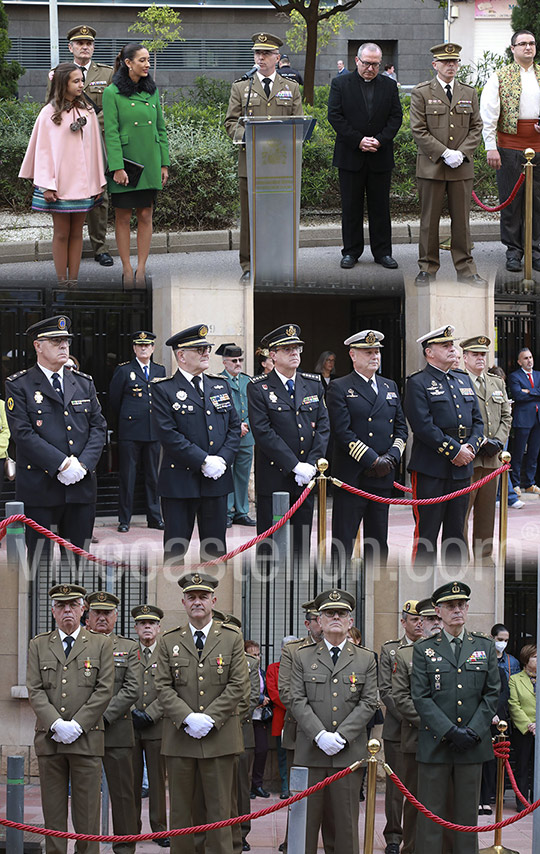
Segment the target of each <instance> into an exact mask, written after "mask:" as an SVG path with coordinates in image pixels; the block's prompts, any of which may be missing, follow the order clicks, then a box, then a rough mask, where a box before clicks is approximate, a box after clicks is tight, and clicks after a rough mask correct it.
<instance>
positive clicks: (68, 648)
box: [64, 635, 75, 658]
mask: <svg viewBox="0 0 540 854" xmlns="http://www.w3.org/2000/svg"><path fill="white" fill-rule="evenodd" d="M64 643H65V645H66V647H65V653H66V658H67V657H68V655H69V653H70V652H71V647H72V646H73V644H74V643H75V638H72V637H71V635H66V636H65V638H64Z"/></svg>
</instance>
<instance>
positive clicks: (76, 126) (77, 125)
mask: <svg viewBox="0 0 540 854" xmlns="http://www.w3.org/2000/svg"><path fill="white" fill-rule="evenodd" d="M86 121H87V119H86V116H79V118H78V119H75V121H74V122H71V124H70V126H69V129H70V130H72V131H73V133H77V131H78V130H82V129H83V127H84V126H85V124H86Z"/></svg>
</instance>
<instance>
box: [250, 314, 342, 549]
mask: <svg viewBox="0 0 540 854" xmlns="http://www.w3.org/2000/svg"><path fill="white" fill-rule="evenodd" d="M300 332H301V330H300V327H299V326H297V325H296V324H294V323H286V324H285V325H284V326H280V327H278V328H277V329H274V330H273V331H272V332H269V333H268V335H265V337H264V338H263V339H262V341H261V346H262V347H265V348H267V349H268V351H269V353H270V356H271V357H272V359H273V361H274V369H273V370H272V371H270V373H269V374H262V375H261V376H257V377H253V379H252V380H251V383H250V384H249V386H248V411H249V423H250V424H251V429H252V431H253V436H254V438H255V491H256V493H257V533H259V534H261V533H263V531H266V530H268V528H270V527H271V525H272V524H273V521H272V518H273V517H272V493H273V492H288V493H289V495H290V503H291V505H292V504H293V503H294V502H295V501H296V500H297V498H299V496H300V494H301V493H302V491H303V490H304V488H305V487H306V485H307V484H308V483H309V482H310V480H311V479H312V478H313V477H314V476H315V475H316V473H317V469H316V468H315V464H316V462H317V460H318V459H319V457H323V456H324V454H325V453H326V447H327V445H328V437H329V435H330V424H329V420H328V412H327V410H326V404H325V401H324V390H323V386H322V383H321V378H320V375H319V374H306V373H300V371H299V370H298V367H299V365H300V359H301V354H302V349H303V344H304V342H303V341H302V340H301V338H300ZM312 517H313V495H310V496H308V498H307V499H306V501H304V503H303V504H302V505H301V506H300V508H299V509H298V510H297V512H296V513H295V514H294V515H293V516H292V518H291V533H292V541H293V553H296V554H299V553H300V551H301V548H302V535H304V540H305V543H306V547H307V548H309V546H308V545H307V544H309V532H310V531H311V520H312Z"/></svg>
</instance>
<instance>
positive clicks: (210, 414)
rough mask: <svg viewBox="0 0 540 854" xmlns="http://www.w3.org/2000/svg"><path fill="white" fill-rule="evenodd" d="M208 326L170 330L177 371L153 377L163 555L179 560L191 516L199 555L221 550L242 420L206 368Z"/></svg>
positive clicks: (218, 379) (228, 393)
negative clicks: (163, 530)
mask: <svg viewBox="0 0 540 854" xmlns="http://www.w3.org/2000/svg"><path fill="white" fill-rule="evenodd" d="M207 334H208V327H207V326H205V325H204V324H200V323H199V324H197V325H196V326H191V327H189V329H184V330H182V332H177V333H176V335H172V336H171V337H170V338H169V339H168V341H166V344H167V346H168V347H172V348H173V351H174V355H175V357H176V362H177V365H178V370H177V371H176V373H175V374H174V375H173V376H172V377H166V378H165V379H157V380H154V392H153V399H154V404H153V409H152V417H153V419H154V429H155V431H156V435H157V438H158V440H159V441H160V442H161V445H162V448H163V456H162V459H161V467H160V471H159V477H158V493H159V495H160V496H161V509H162V512H163V518H164V521H165V537H164V543H165V556H166V557H168V558H170V559H171V560H173V561H174V562H180V563H183V560H184V555H185V553H186V552H187V550H188V548H189V542H190V540H191V535H192V533H193V527H194V524H195V519H197V524H198V528H199V540H200V552H201V560H203V561H204V560H207V559H208V558H214V557H219V556H220V555H223V554H225V551H226V548H225V533H226V529H227V496H228V494H229V493H230V492H231V491H232V489H233V479H232V473H231V466H232V465H233V463H234V458H235V455H236V452H237V450H238V446H239V444H240V419H239V417H238V413H237V412H236V409H235V408H234V405H233V401H232V395H231V389H230V386H229V384H228V382H227V380H226V379H225V378H224V377H222V376H219V375H217V374H207V373H205V371H206V369H207V368H208V363H209V361H210V350H211V348H212V345H211V344H210V342H209V341H208V340H207V338H206V336H207Z"/></svg>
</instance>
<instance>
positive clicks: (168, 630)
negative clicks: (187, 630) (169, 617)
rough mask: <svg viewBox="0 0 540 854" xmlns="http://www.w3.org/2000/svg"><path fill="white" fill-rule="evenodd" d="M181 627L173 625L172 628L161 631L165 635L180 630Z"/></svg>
mask: <svg viewBox="0 0 540 854" xmlns="http://www.w3.org/2000/svg"><path fill="white" fill-rule="evenodd" d="M181 628H182V626H175V627H174V629H167V631H166V632H163V637H165V635H170V634H172V633H173V632H178V631H180V629H181Z"/></svg>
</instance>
